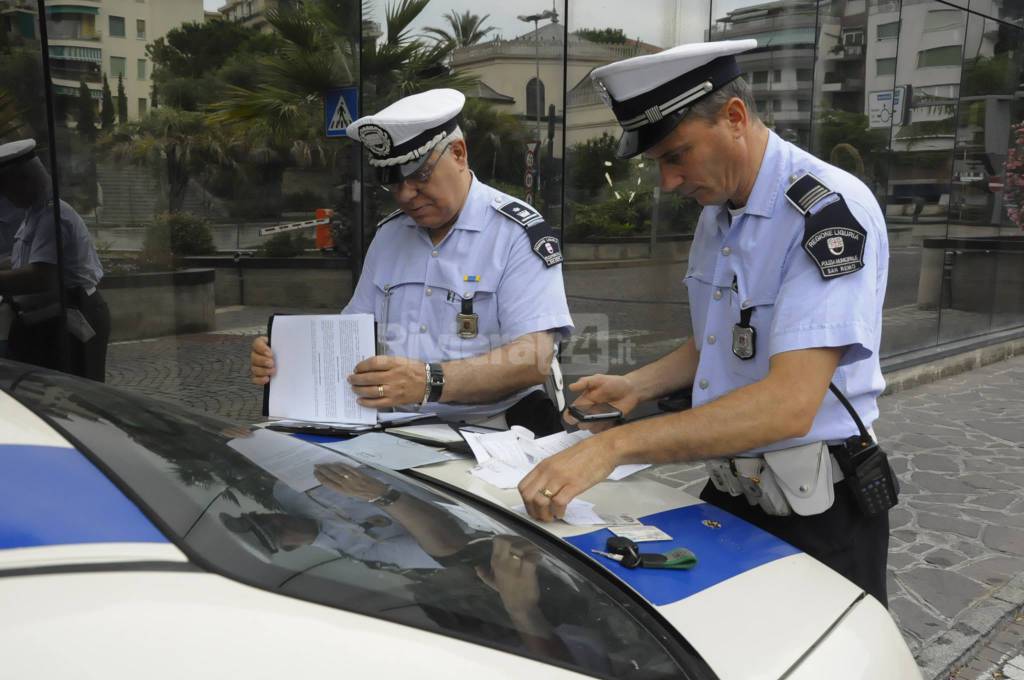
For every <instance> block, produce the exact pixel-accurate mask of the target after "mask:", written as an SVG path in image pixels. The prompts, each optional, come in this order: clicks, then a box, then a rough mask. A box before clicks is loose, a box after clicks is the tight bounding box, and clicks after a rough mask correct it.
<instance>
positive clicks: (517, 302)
mask: <svg viewBox="0 0 1024 680" xmlns="http://www.w3.org/2000/svg"><path fill="white" fill-rule="evenodd" d="M510 198H511V197H509V196H507V195H506V194H503V193H502V192H500V191H498V190H496V189H493V188H491V187H489V186H487V185H486V184H483V183H482V182H480V181H479V180H477V179H476V177H473V179H472V184H471V186H470V189H469V194H468V196H467V197H466V204H465V205H464V206H463V208H462V211H461V212H460V213H459V217H458V219H457V220H456V222H455V224H454V225H453V226H452V228H451V230H450V231H449V232H448V234H447V235H446V236H445V238H444V240H442V241H441V242H440V243H439V244H437V245H434V244H432V243H431V242H430V237H429V236H428V234H427V231H426V230H425V229H422V228H420V227H417V226H416V224H415V222H414V221H413V220H412V218H410V217H408V216H407V215H400V216H398V217H395V218H393V219H391V220H388V221H386V222H385V223H384V224H383V225H382V226H381V228H380V230H379V231H378V232H377V235H376V236H375V237H374V239H373V242H372V243H371V244H370V249H369V252H368V253H367V255H366V262H365V264H364V266H363V273H362V275H361V276H360V277H359V283H358V285H357V286H356V289H355V292H354V293H353V294H352V299H351V300H350V301H349V303H348V304H347V305H346V306H345V309H344V310H342V313H344V314H359V313H365V314H373V315H374V318H375V319H376V321H377V323H378V324H384V326H385V341H386V345H387V354H389V355H392V356H404V357H409V358H412V359H418V360H419V361H423V362H431V361H433V362H443V361H451V360H454V359H463V358H466V357H473V356H478V355H481V354H486V353H487V352H490V351H491V350H493V349H496V348H498V347H500V346H502V345H505V344H507V343H509V342H511V341H512V340H515V339H516V338H518V337H521V336H523V335H526V334H528V333H536V332H539V331H552V332H554V333H555V334H556V336H562V337H567V336H568V335H569V334H570V333H571V332H572V328H573V326H572V318H571V317H570V316H569V306H568V303H567V302H566V300H565V286H564V284H563V282H562V265H560V264H557V265H555V266H553V267H547V266H545V264H544V261H543V260H541V258H540V257H538V256H537V255H536V254H535V253H534V252H533V250H532V249H531V243H530V240H529V238H528V237H527V235H526V230H525V229H524V228H523V227H522V226H521V225H519V224H516V223H515V222H513V221H512V220H511V219H509V218H508V217H506V216H505V215H504V214H502V213H500V212H498V211H497V210H496V209H495V208H494V207H492V204H493V203H494V202H495V200H497V201H499V202H500V201H503V200H507V199H510ZM385 291H387V292H386V293H385ZM466 297H472V299H473V313H474V314H477V315H478V316H479V322H478V333H477V336H476V337H475V338H470V339H463V338H460V337H459V335H458V326H457V322H456V316H457V315H458V314H459V313H460V311H461V308H462V300H463V299H464V298H466ZM558 339H559V338H558V337H556V338H555V341H556V342H557V341H558ZM535 389H541V388H540V386H536V387H531V388H528V389H526V390H523V391H520V392H517V393H515V394H512V395H510V396H508V397H507V398H504V399H502V400H500V401H498V402H494V403H487V404H453V403H446V404H441V403H430V404H427V405H426V406H424V407H423V409H422V410H423V412H430V413H436V414H437V415H438V416H440V417H442V418H454V419H459V418H466V417H471V416H472V417H476V416H480V417H486V416H491V415H495V414H497V413H501V412H502V411H504V410H506V409H507V408H508V407H509V406H511V405H512V404H514V403H516V402H517V401H519V400H520V399H522V398H523V397H524V396H525V395H526V394H528V393H529V392H531V391H533V390H535Z"/></svg>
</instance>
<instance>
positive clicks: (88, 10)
mask: <svg viewBox="0 0 1024 680" xmlns="http://www.w3.org/2000/svg"><path fill="white" fill-rule="evenodd" d="M46 13H47V14H92V15H98V14H99V13H100V10H99V8H98V7H89V6H88V5H50V6H49V7H47V8H46Z"/></svg>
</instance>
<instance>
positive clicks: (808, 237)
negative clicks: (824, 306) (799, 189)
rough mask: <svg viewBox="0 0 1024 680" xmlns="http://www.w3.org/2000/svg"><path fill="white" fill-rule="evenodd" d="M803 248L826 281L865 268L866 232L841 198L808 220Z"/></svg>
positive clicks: (807, 216) (810, 216) (809, 216)
mask: <svg viewBox="0 0 1024 680" xmlns="http://www.w3.org/2000/svg"><path fill="white" fill-rule="evenodd" d="M805 220H806V222H805V225H804V240H803V246H804V250H805V251H807V254H808V255H810V256H811V259H812V260H814V264H816V265H817V266H818V271H819V272H820V273H821V277H822V278H823V279H833V278H836V277H837V276H845V275H846V274H852V273H854V272H857V271H860V270H861V269H863V268H864V245H865V243H866V242H867V235H868V233H867V231H866V230H865V229H864V227H862V226H860V223H858V222H857V218H855V217H854V216H853V213H851V212H850V209H849V207H847V205H846V201H845V200H843V197H842V196H839V198H838V200H836V201H834V202H832V203H829V204H828V205H826V206H825V207H823V208H822V209H821V210H819V211H818V212H817V213H815V214H813V215H806V216H805Z"/></svg>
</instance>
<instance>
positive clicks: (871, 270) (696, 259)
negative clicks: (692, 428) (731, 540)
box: [685, 132, 889, 453]
mask: <svg viewBox="0 0 1024 680" xmlns="http://www.w3.org/2000/svg"><path fill="white" fill-rule="evenodd" d="M805 172H810V173H811V174H813V175H814V176H815V177H817V178H818V179H820V180H821V182H822V183H824V184H825V185H826V186H827V187H828V188H829V189H831V190H832V191H833V192H835V193H837V194H840V195H842V196H843V198H844V199H845V200H846V203H847V206H848V207H849V209H850V212H851V213H852V214H853V216H854V218H856V220H857V222H859V223H860V225H861V226H862V227H863V228H864V229H865V230H866V231H867V237H866V239H865V240H866V243H865V248H864V267H863V268H862V269H860V270H859V271H857V272H854V273H852V274H846V275H844V276H838V277H835V278H831V279H828V280H826V279H824V278H822V276H821V273H820V271H819V269H818V267H817V265H816V264H815V263H814V261H813V260H812V259H811V257H810V256H809V255H808V254H807V253H806V252H805V251H804V249H803V237H804V225H805V220H804V216H803V215H802V214H801V213H800V212H799V211H798V210H797V209H796V208H795V207H794V206H793V205H792V204H791V203H790V202H789V201H788V200H787V198H786V195H785V191H786V189H787V188H788V187H789V185H790V184H791V183H792V181H793V180H794V179H795V178H796V177H795V176H799V175H802V174H803V173H805ZM825 204H827V201H822V202H821V203H819V204H818V205H816V206H814V208H812V210H811V212H812V213H815V212H817V210H818V209H820V208H821V207H823V206H824V205H825ZM735 212H736V213H737V214H734V215H730V211H729V210H728V209H727V208H726V207H725V206H708V207H705V208H704V210H703V211H702V212H701V216H700V220H699V221H698V224H697V231H696V233H695V235H694V239H693V247H692V249H691V251H690V260H689V265H688V268H687V272H686V280H685V282H686V286H687V289H688V294H689V299H690V310H691V311H690V314H691V316H692V321H693V333H694V340H695V341H696V344H697V349H698V350H699V351H700V361H699V363H698V365H697V374H696V376H695V378H694V385H693V404H694V406H700V405H701V404H705V403H707V402H709V401H713V400H715V399H718V398H719V397H722V396H724V395H726V394H728V393H729V392H731V391H733V390H735V389H737V388H739V387H742V386H744V385H749V384H751V383H755V382H757V381H759V380H761V379H763V378H764V377H765V376H767V375H768V363H769V360H770V359H771V357H772V356H774V355H776V354H779V353H780V352H789V351H792V350H800V349H808V348H815V347H843V348H845V351H844V352H843V355H842V359H841V361H840V365H839V368H838V370H837V371H836V373H835V375H834V376H833V378H832V382H833V383H835V385H836V387H838V388H839V389H840V390H842V392H843V393H844V394H845V395H846V397H847V398H848V399H849V400H850V401H851V403H852V404H853V407H854V408H855V409H856V411H857V413H858V414H859V415H860V417H861V419H862V420H863V421H864V423H865V425H867V426H869V427H870V425H871V423H872V422H874V420H875V419H876V418H877V417H878V406H877V403H876V401H877V398H878V396H879V395H880V394H881V393H882V390H883V388H884V387H885V381H884V380H883V379H882V372H881V369H880V367H879V361H878V348H879V342H880V338H881V333H882V304H883V302H884V301H885V284H886V277H887V274H888V268H889V265H888V263H889V241H888V238H887V236H886V232H885V220H884V219H883V217H882V212H881V210H880V209H879V207H878V202H877V201H876V200H875V198H874V196H873V195H872V194H871V192H870V191H869V190H868V188H867V187H866V186H864V184H863V183H862V182H861V181H860V180H858V179H857V178H856V177H854V176H852V175H850V174H849V173H846V172H844V171H842V170H840V169H838V168H835V167H833V166H831V165H829V164H827V163H825V162H824V161H821V160H820V159H818V158H815V157H814V156H812V155H811V154H809V153H807V152H806V151H803V150H802V149H800V148H799V147H797V146H794V145H793V144H790V143H789V142H786V141H783V140H782V139H780V138H779V137H778V136H777V135H776V134H775V133H773V132H770V133H769V140H768V147H767V149H766V150H765V154H764V159H763V160H762V162H761V169H760V171H759V172H758V175H757V180H756V182H755V184H754V188H753V190H752V192H751V194H750V198H749V200H748V201H747V204H746V206H744V207H743V208H742V209H741V210H739V211H735ZM734 277H735V281H736V285H735V289H734V288H733V280H734ZM747 307H752V308H753V313H752V316H751V320H750V325H751V326H753V327H754V328H755V329H756V331H757V340H756V353H755V355H754V358H752V359H749V360H742V359H739V358H738V357H736V356H735V355H734V354H733V352H732V331H733V326H735V325H736V324H737V323H739V321H740V311H741V310H742V309H744V308H747ZM856 432H857V427H856V425H855V424H854V422H853V420H852V419H851V417H850V416H849V414H848V413H847V412H846V410H845V409H843V407H842V405H840V404H839V402H838V400H837V399H836V398H835V397H834V396H833V395H832V394H831V392H829V393H826V395H825V400H824V402H823V403H822V405H821V407H820V408H819V409H818V413H817V415H816V416H815V418H814V424H813V426H812V427H811V431H810V432H809V433H808V434H807V435H806V436H805V437H801V438H797V439H787V440H784V441H780V442H776V443H774V444H771V445H769V446H765V447H763V448H762V449H757V450H756V451H751V452H748V453H757V452H759V451H773V450H776V449H782V448H786V447H790V446H796V445H799V444H805V443H808V442H814V441H822V440H824V441H834V440H841V439H845V438H846V437H849V436H851V435H853V434H856Z"/></svg>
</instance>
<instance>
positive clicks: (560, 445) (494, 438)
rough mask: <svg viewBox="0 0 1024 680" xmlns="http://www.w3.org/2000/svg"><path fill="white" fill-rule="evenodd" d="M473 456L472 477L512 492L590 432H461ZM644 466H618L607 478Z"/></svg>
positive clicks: (519, 430) (643, 466) (523, 429)
mask: <svg viewBox="0 0 1024 680" xmlns="http://www.w3.org/2000/svg"><path fill="white" fill-rule="evenodd" d="M462 436H463V437H464V438H465V440H466V442H467V443H468V444H469V447H470V449H472V451H473V455H474V456H475V457H476V462H477V467H476V468H474V469H473V475H475V476H476V477H479V478H480V479H482V480H484V481H485V482H487V483H489V484H493V485H494V486H496V487H498V488H500V489H514V488H516V487H517V486H519V482H521V481H522V480H523V477H525V476H526V475H527V474H529V472H530V470H532V469H533V468H534V467H535V466H536V465H537V463H539V462H541V461H542V460H544V459H545V458H550V457H551V456H553V455H555V454H556V453H558V452H559V451H563V450H565V449H567V448H569V447H570V446H573V445H575V444H578V443H579V442H581V441H583V440H584V439H587V438H588V437H590V436H591V435H590V432H587V431H586V430H579V431H578V432H557V433H555V434H552V435H548V436H547V437H541V438H540V439H535V438H534V436H533V433H532V432H530V431H529V430H527V429H526V428H524V427H519V426H513V427H512V429H510V430H508V431H505V432H494V433H489V434H476V433H473V432H466V431H465V430H463V431H462ZM646 467H648V466H647V465H620V466H619V467H617V468H615V470H613V471H612V473H611V474H610V475H608V479H612V480H619V479H623V478H625V477H628V476H629V475H631V474H633V473H634V472H639V471H640V470H643V469H644V468H646Z"/></svg>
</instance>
